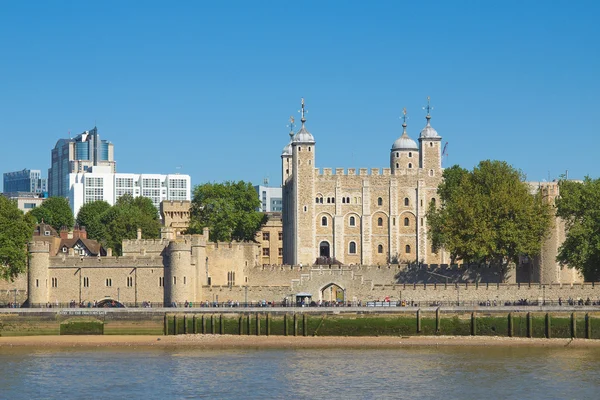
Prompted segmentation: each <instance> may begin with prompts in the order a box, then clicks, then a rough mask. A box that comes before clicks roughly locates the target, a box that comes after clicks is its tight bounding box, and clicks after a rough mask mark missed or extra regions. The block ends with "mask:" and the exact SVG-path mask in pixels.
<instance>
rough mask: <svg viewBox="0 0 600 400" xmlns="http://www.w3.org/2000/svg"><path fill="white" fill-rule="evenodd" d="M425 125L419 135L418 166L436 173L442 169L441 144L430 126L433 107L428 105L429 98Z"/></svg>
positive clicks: (440, 140)
mask: <svg viewBox="0 0 600 400" xmlns="http://www.w3.org/2000/svg"><path fill="white" fill-rule="evenodd" d="M425 109H426V110H427V116H426V117H425V118H426V119H427V125H425V128H423V130H422V131H421V134H420V135H419V144H420V148H421V150H420V152H419V158H420V166H421V168H423V169H424V170H434V171H438V170H440V169H441V168H442V156H441V150H442V149H441V143H442V138H441V137H440V136H439V135H438V133H437V131H436V130H435V129H433V127H432V126H431V110H433V107H431V105H430V98H429V97H427V106H426V107H425Z"/></svg>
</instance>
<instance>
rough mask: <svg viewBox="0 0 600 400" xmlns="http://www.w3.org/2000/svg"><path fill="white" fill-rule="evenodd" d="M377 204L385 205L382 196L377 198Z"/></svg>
mask: <svg viewBox="0 0 600 400" xmlns="http://www.w3.org/2000/svg"><path fill="white" fill-rule="evenodd" d="M377 205H378V206H382V205H383V199H382V198H381V197H378V198H377Z"/></svg>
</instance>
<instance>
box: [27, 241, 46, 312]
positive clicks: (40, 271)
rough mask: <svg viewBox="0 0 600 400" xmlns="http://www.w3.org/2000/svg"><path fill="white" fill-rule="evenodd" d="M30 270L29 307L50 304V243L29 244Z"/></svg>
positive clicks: (28, 281) (28, 278)
mask: <svg viewBox="0 0 600 400" xmlns="http://www.w3.org/2000/svg"><path fill="white" fill-rule="evenodd" d="M28 251H29V268H28V277H27V293H28V296H29V300H28V302H29V307H40V306H42V305H46V304H47V303H48V299H49V296H48V268H49V266H50V245H49V244H48V242H41V241H39V242H36V241H34V242H29V245H28Z"/></svg>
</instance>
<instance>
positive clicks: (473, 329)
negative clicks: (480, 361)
mask: <svg viewBox="0 0 600 400" xmlns="http://www.w3.org/2000/svg"><path fill="white" fill-rule="evenodd" d="M471 336H477V318H476V317H475V312H472V313H471Z"/></svg>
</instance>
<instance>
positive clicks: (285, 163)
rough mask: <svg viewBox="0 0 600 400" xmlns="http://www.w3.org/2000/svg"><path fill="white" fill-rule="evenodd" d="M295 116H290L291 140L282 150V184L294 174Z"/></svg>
mask: <svg viewBox="0 0 600 400" xmlns="http://www.w3.org/2000/svg"><path fill="white" fill-rule="evenodd" d="M294 126H295V125H294V117H293V116H290V125H289V127H290V133H289V135H290V141H289V143H288V144H287V145H286V146H285V147H284V148H283V151H282V152H281V186H282V187H283V186H284V185H285V182H286V181H287V180H288V179H289V178H290V176H292V173H293V171H294V169H293V167H294V164H293V163H292V141H293V140H294Z"/></svg>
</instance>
